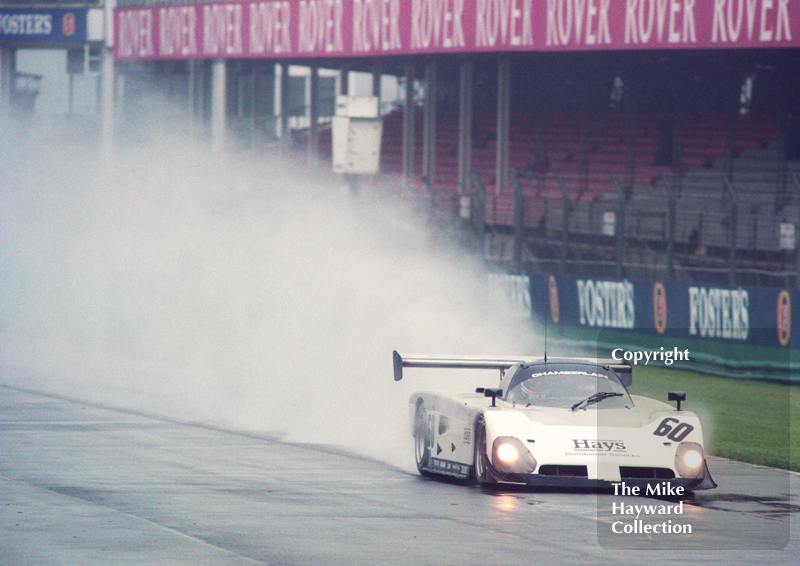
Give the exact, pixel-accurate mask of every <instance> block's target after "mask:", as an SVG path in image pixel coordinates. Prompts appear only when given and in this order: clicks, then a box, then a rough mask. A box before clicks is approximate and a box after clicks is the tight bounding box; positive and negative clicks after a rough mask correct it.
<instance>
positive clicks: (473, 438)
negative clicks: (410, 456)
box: [393, 352, 716, 494]
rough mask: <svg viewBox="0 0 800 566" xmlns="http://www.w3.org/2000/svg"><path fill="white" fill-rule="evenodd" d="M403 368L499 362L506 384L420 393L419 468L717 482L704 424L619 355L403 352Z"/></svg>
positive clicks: (497, 479)
mask: <svg viewBox="0 0 800 566" xmlns="http://www.w3.org/2000/svg"><path fill="white" fill-rule="evenodd" d="M393 362H394V378H395V380H396V381H399V380H400V379H402V377H403V368H414V367H417V368H475V369H496V370H500V372H501V374H500V386H499V387H498V388H488V387H487V388H478V389H477V390H476V392H475V393H465V394H444V393H433V392H417V393H414V394H413V395H412V396H411V399H410V404H411V405H410V411H411V423H412V432H413V435H414V445H415V454H416V461H417V467H418V468H419V471H420V473H422V474H442V475H445V476H452V477H456V478H460V479H463V480H465V481H466V482H468V483H473V482H477V483H480V484H481V485H492V484H501V483H502V484H523V485H530V486H546V487H562V486H565V487H584V488H611V487H613V485H614V484H615V483H618V482H624V483H625V484H626V485H628V486H639V487H640V489H642V488H643V487H644V486H648V485H649V486H650V488H651V489H652V488H653V487H655V488H657V490H658V491H652V492H651V493H663V494H669V493H672V492H670V491H668V490H671V489H675V488H679V487H680V488H683V489H682V490H681V491H683V492H684V493H685V492H688V491H691V490H697V489H711V488H714V487H716V484H715V483H714V481H713V479H712V478H711V474H710V473H709V471H708V466H707V464H706V458H705V452H704V448H703V431H702V427H701V424H700V420H699V419H698V418H697V415H695V414H694V413H692V412H689V411H683V410H681V407H680V405H681V401H683V400H685V399H686V394H685V393H682V392H676V391H673V392H670V393H669V400H670V401H677V408H675V407H673V406H671V405H668V404H666V403H662V402H660V401H656V400H654V399H649V398H647V397H640V396H636V395H629V394H628V390H627V389H626V386H630V385H631V382H632V368H631V366H630V365H629V364H627V363H625V362H620V361H618V360H614V359H585V358H558V359H552V358H551V359H547V358H544V359H526V358H524V357H520V358H481V357H465V356H458V357H453V356H449V357H446V356H425V355H400V354H398V353H397V352H394V356H393Z"/></svg>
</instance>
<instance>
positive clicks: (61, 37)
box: [0, 8, 88, 43]
mask: <svg viewBox="0 0 800 566" xmlns="http://www.w3.org/2000/svg"><path fill="white" fill-rule="evenodd" d="M87 13H88V10H87V9H86V8H70V9H58V8H53V9H51V8H41V9H32V8H13V9H0V42H4V43H5V42H11V43H40V42H84V41H86V19H87Z"/></svg>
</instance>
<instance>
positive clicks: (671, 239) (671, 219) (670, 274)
mask: <svg viewBox="0 0 800 566" xmlns="http://www.w3.org/2000/svg"><path fill="white" fill-rule="evenodd" d="M661 180H662V181H664V184H665V185H666V187H667V279H669V280H670V281H672V280H673V279H674V278H675V200H676V199H675V187H674V186H673V185H672V183H671V182H670V181H669V179H667V177H666V176H663V177H661Z"/></svg>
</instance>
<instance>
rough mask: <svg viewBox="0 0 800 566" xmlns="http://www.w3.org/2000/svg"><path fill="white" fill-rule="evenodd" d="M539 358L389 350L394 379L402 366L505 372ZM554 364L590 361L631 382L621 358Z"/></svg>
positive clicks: (399, 375)
mask: <svg viewBox="0 0 800 566" xmlns="http://www.w3.org/2000/svg"><path fill="white" fill-rule="evenodd" d="M541 361H543V359H541V358H532V357H531V356H514V357H487V356H434V355H427V354H406V355H403V354H400V353H399V352H398V351H397V350H395V351H394V352H392V362H393V365H394V380H395V381H400V380H401V379H403V368H442V369H496V370H500V371H501V372H505V371H506V370H507V369H508V368H510V367H511V366H513V365H514V364H517V363H519V362H541ZM550 361H551V362H553V363H556V362H558V363H563V362H589V363H592V364H599V365H601V366H604V367H607V368H608V369H611V370H613V371H615V372H616V373H617V375H618V376H619V378H620V381H621V382H622V384H623V385H624V386H625V387H630V386H631V384H632V383H633V367H632V366H631V365H630V363H628V362H626V361H624V360H615V359H614V358H552V359H551V360H550Z"/></svg>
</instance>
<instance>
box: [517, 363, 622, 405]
mask: <svg viewBox="0 0 800 566" xmlns="http://www.w3.org/2000/svg"><path fill="white" fill-rule="evenodd" d="M598 393H600V394H601V395H597V394H598ZM592 396H595V397H592ZM506 401H510V402H513V403H515V404H517V405H523V406H526V407H563V408H566V409H570V408H573V407H575V408H576V409H593V408H598V409H614V408H616V409H618V408H622V407H631V406H633V403H632V401H631V398H630V396H629V395H628V392H627V390H626V389H625V387H624V386H623V385H622V383H620V381H619V378H618V377H617V375H616V374H615V373H614V372H613V371H611V370H609V369H606V368H604V367H602V366H597V365H593V364H575V363H569V364H564V363H551V364H544V363H537V364H530V365H522V366H520V368H519V370H518V371H517V372H516V373H515V374H514V377H513V379H512V380H511V383H510V384H509V387H508V392H507V394H506ZM582 401H583V403H581V402H582ZM576 404H577V405H578V406H577V407H576Z"/></svg>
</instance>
